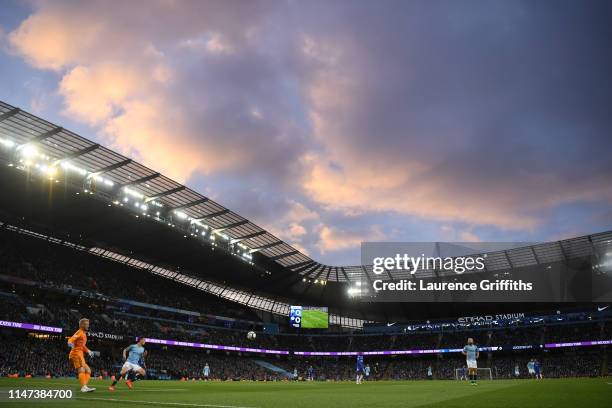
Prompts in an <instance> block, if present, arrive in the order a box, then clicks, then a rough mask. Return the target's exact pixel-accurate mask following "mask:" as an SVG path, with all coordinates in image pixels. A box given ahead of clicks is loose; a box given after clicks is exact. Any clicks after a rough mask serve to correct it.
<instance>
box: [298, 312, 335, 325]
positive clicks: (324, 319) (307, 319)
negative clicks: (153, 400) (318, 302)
mask: <svg viewBox="0 0 612 408" xmlns="http://www.w3.org/2000/svg"><path fill="white" fill-rule="evenodd" d="M328 320H329V315H328V314H327V313H325V312H322V311H320V310H307V311H304V312H303V314H302V327H303V328H305V329H309V328H310V329H317V328H327V327H328V325H329V321H328Z"/></svg>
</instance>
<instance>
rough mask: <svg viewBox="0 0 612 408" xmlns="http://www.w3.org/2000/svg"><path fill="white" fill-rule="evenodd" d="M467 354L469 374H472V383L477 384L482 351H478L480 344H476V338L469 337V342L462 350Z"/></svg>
mask: <svg viewBox="0 0 612 408" xmlns="http://www.w3.org/2000/svg"><path fill="white" fill-rule="evenodd" d="M461 354H463V355H464V356H465V360H466V363H467V367H468V374H469V376H470V384H471V385H477V383H476V381H477V380H478V363H477V362H476V360H478V357H480V353H479V352H478V346H477V345H476V344H474V339H473V338H471V337H470V338H469V339H468V340H467V344H466V345H465V347H463V351H462V352H461Z"/></svg>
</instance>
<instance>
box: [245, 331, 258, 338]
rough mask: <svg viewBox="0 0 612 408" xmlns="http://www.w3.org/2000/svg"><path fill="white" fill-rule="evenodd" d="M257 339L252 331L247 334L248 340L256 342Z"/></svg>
mask: <svg viewBox="0 0 612 408" xmlns="http://www.w3.org/2000/svg"><path fill="white" fill-rule="evenodd" d="M255 337H257V335H256V334H255V332H254V331H250V332H248V333H247V339H249V340H255Z"/></svg>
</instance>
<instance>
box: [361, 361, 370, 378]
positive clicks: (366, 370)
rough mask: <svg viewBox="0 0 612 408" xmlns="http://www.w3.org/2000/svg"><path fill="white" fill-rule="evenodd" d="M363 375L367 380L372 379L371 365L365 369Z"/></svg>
mask: <svg viewBox="0 0 612 408" xmlns="http://www.w3.org/2000/svg"><path fill="white" fill-rule="evenodd" d="M363 373H364V374H365V379H366V380H367V379H368V378H370V365H369V364H366V366H365V368H364V369H363Z"/></svg>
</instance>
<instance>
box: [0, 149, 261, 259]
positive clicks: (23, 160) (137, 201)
mask: <svg viewBox="0 0 612 408" xmlns="http://www.w3.org/2000/svg"><path fill="white" fill-rule="evenodd" d="M0 145H2V146H4V147H6V148H8V149H14V150H15V153H16V160H17V161H18V163H19V164H17V166H19V167H22V168H25V169H31V168H35V169H37V170H38V171H40V172H41V173H42V174H43V175H44V176H46V177H47V178H48V179H49V180H51V181H55V182H59V180H58V179H57V178H56V176H57V174H58V167H59V168H61V169H63V170H64V171H65V172H72V173H76V174H79V175H81V176H83V177H86V178H89V179H91V180H94V181H95V182H96V183H99V184H101V185H105V186H107V187H114V185H115V183H113V181H111V180H109V179H107V178H105V177H102V176H100V175H99V174H96V173H94V172H90V171H88V170H86V169H84V168H81V167H78V166H75V165H74V164H72V163H71V162H70V161H68V160H56V161H53V160H52V158H51V157H49V156H47V155H45V154H43V153H41V152H39V150H38V149H37V147H36V146H35V145H33V144H23V145H18V144H16V143H15V142H13V141H12V140H8V139H2V138H0ZM14 165H15V164H13V163H9V166H11V167H12V166H14ZM121 190H122V192H123V194H122V197H119V198H117V199H116V200H114V201H113V204H114V205H116V206H120V207H124V206H125V207H130V208H133V209H135V210H136V211H137V212H138V213H139V214H138V215H136V216H137V217H139V216H140V214H142V215H143V216H145V217H151V213H150V212H149V210H150V209H151V207H155V208H154V209H153V210H155V212H154V214H155V218H156V219H158V220H161V219H160V215H161V213H160V211H159V208H162V207H163V204H161V203H160V202H158V201H155V200H151V201H149V200H147V197H146V196H145V195H144V194H142V193H140V192H138V191H136V190H134V189H131V188H129V187H123V188H122V189H121ZM83 191H84V193H85V194H93V191H92V190H91V189H90V188H84V189H83ZM77 194H79V193H77ZM109 205H110V204H109ZM174 214H175V215H176V216H177V217H178V218H179V219H181V220H188V221H189V222H190V223H192V224H194V225H196V226H197V228H196V229H195V231H196V233H198V234H201V235H202V236H206V235H207V232H208V231H209V230H210V233H209V234H208V238H209V240H210V241H212V242H211V243H212V245H213V246H216V244H215V240H216V239H217V238H220V239H222V240H225V241H229V242H230V244H232V245H235V246H236V247H237V248H238V249H239V251H238V254H235V255H238V256H241V257H243V258H245V259H246V260H248V261H249V262H250V261H252V259H253V255H252V253H251V250H250V249H249V248H248V247H247V246H245V245H243V244H241V243H236V242H231V238H230V237H229V236H228V235H227V234H224V233H223V232H221V231H215V230H211V227H209V226H208V225H206V224H203V223H202V222H201V221H200V220H197V219H194V218H191V217H189V216H188V215H187V214H186V213H184V212H183V211H178V210H175V211H174ZM168 225H169V226H172V227H175V226H176V225H175V224H173V223H171V222H169V223H168ZM200 228H201V229H202V231H201V232H200ZM191 235H195V234H191Z"/></svg>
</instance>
